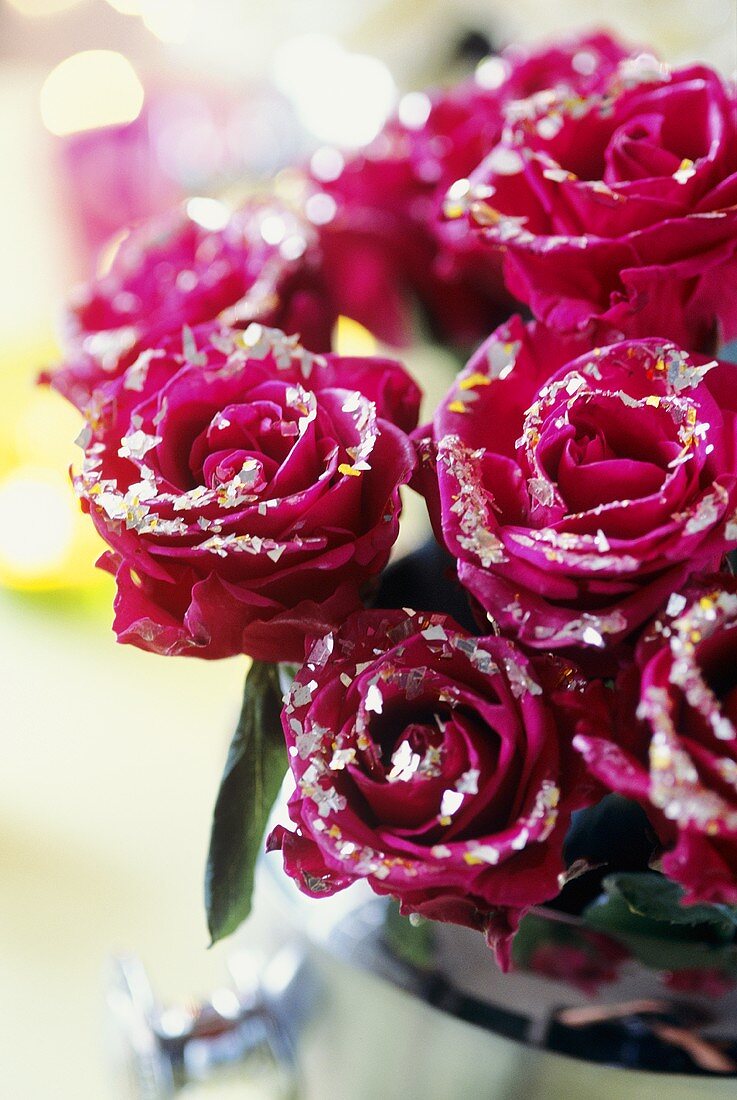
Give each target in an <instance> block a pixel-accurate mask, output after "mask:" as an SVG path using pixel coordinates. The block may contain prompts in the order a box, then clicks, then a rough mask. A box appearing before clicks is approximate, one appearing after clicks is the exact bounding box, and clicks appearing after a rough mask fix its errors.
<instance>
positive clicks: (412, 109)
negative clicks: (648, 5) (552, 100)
mask: <svg viewBox="0 0 737 1100" xmlns="http://www.w3.org/2000/svg"><path fill="white" fill-rule="evenodd" d="M628 53H629V50H628V49H627V47H625V46H623V45H622V44H621V43H619V42H617V41H616V40H615V39H613V38H612V37H610V36H609V35H606V34H592V35H588V36H583V37H571V38H564V39H562V40H561V41H559V42H557V43H554V44H552V45H550V46H546V47H543V48H541V49H537V50H530V49H529V48H527V47H511V48H510V49H508V50H505V51H504V52H503V53H502V54H501V55H500V56H498V57H490V58H487V59H486V60H485V61H482V62H481V64H480V65H479V66H478V68H477V70H476V74H475V76H474V77H473V78H472V79H470V80H465V81H463V82H461V83H460V84H458V85H456V86H455V87H452V88H449V89H444V90H440V91H430V92H428V93H425V92H411V93H409V94H408V95H407V96H405V97H404V98H403V99H402V100H401V102H400V105H399V109H398V112H397V114H396V115H395V116H394V117H392V118H391V119H390V120H389V121H388V122H387V124H386V126H385V127H384V129H383V130H382V132H381V133H380V134H379V136H378V137H377V138H376V139H375V140H374V141H373V142H372V143H371V144H370V145H369V146H368V147H367V148H365V149H363V150H361V151H360V152H358V153H355V154H352V155H348V156H344V155H342V154H340V153H339V152H338V151H337V150H335V149H329V148H328V149H320V150H318V151H317V153H316V154H315V155H314V156H313V158H312V161H311V168H310V176H311V180H312V183H313V184H314V187H315V190H314V192H313V193H312V195H311V197H310V198H309V199H308V206H307V212H308V214H309V213H310V211H313V212H314V213H315V215H316V217H317V220H318V221H319V222H320V224H321V225H322V229H321V242H322V247H323V250H324V255H325V270H326V274H327V276H328V278H329V280H330V282H331V286H332V287H333V288H334V294H335V296H336V298H337V300H338V302H339V305H340V312H342V313H346V314H349V315H350V316H351V317H354V318H355V319H356V320H358V321H360V322H361V323H362V324H364V325H366V326H367V327H368V328H370V329H371V330H372V331H373V332H375V333H376V334H377V335H379V336H380V337H382V338H383V339H386V340H388V341H390V342H392V343H395V344H399V343H404V342H405V341H406V340H407V336H408V331H407V326H408V313H407V308H406V295H407V292H409V291H412V292H414V294H415V295H416V296H417V297H418V298H419V300H420V301H421V302H422V304H423V306H424V307H425V310H426V313H427V316H428V319H429V320H430V323H431V325H432V326H433V327H434V328H435V329H436V330H437V331H438V332H439V333H440V334H441V335H442V336H444V337H449V338H450V339H452V340H454V341H455V342H457V343H459V344H467V343H471V342H477V341H478V340H479V339H480V338H481V337H483V336H485V335H486V334H487V333H488V332H489V329H490V328H491V327H492V324H493V323H494V319H495V318H496V319H497V320H501V319H502V318H503V316H504V315H505V314H506V313H508V312H509V301H510V299H509V295H508V293H507V292H506V290H505V288H504V284H503V280H502V277H501V265H500V264H499V263H496V262H490V259H489V250H488V248H486V247H484V246H481V247H479V244H478V242H477V241H476V240H475V239H469V237H468V234H462V233H460V232H459V231H458V230H459V229H460V226H457V225H454V224H450V225H445V226H444V225H443V223H442V220H441V212H442V209H443V204H444V200H445V194H446V191H447V189H448V187H449V185H450V184H451V183H452V182H453V181H454V180H456V179H457V178H458V177H459V176H465V175H467V174H468V173H470V172H471V171H472V169H473V168H474V167H475V166H476V165H477V164H478V162H479V161H480V160H481V158H482V157H483V156H484V155H485V153H486V152H487V151H488V149H489V148H490V147H491V146H492V145H494V144H495V143H496V142H497V141H498V140H499V138H500V137H501V133H502V125H503V108H504V105H505V104H506V103H508V102H509V101H510V100H515V99H519V98H521V97H525V96H529V95H531V94H532V93H533V92H538V91H540V90H541V89H543V88H551V87H558V88H561V89H565V91H566V94H568V95H573V94H581V95H584V94H589V93H590V92H593V91H594V90H595V89H598V88H600V87H601V85H602V82H603V81H604V79H605V77H606V76H607V74H610V73H612V72H613V71H614V70H615V68H616V65H617V63H618V62H619V61H620V60H621V58H623V57H625V56H627V55H628Z"/></svg>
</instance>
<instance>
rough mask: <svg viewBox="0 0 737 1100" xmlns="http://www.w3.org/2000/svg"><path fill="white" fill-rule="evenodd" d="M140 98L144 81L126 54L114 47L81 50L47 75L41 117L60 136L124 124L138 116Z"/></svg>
mask: <svg viewBox="0 0 737 1100" xmlns="http://www.w3.org/2000/svg"><path fill="white" fill-rule="evenodd" d="M143 98H144V95H143V85H142V84H141V82H140V80H139V79H138V76H137V75H136V71H135V69H134V68H133V66H132V65H131V63H130V61H129V60H128V59H127V58H126V57H124V56H123V55H122V54H120V53H116V51H115V50H83V51H82V53H75V54H73V55H72V56H71V57H67V58H66V59H65V60H64V61H62V62H60V64H58V65H57V66H56V68H55V69H52V71H51V72H50V73H49V75H48V76H47V77H46V80H45V81H44V84H43V87H42V88H41V97H40V106H41V118H42V119H43V122H44V125H45V126H46V129H47V130H50V131H51V133H52V134H57V135H59V136H62V135H64V134H73V133H77V132H79V131H81V130H94V129H96V128H98V127H101V126H115V125H123V124H125V123H128V122H133V121H134V120H135V119H136V118H138V116H139V114H140V113H141V109H142V108H143Z"/></svg>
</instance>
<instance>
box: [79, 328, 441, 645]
mask: <svg viewBox="0 0 737 1100" xmlns="http://www.w3.org/2000/svg"><path fill="white" fill-rule="evenodd" d="M418 402H419V391H418V389H417V387H416V386H415V385H414V383H413V382H412V381H411V379H410V378H409V377H408V376H407V375H406V374H405V373H404V371H403V369H402V367H400V366H399V364H398V363H394V362H392V361H390V360H361V359H341V358H339V357H337V356H334V355H327V356H324V357H323V356H315V355H312V354H311V353H310V352H307V351H305V350H304V349H303V348H301V347H300V346H299V344H297V342H296V337H287V336H285V335H284V334H283V333H282V332H279V331H278V330H275V329H267V328H264V327H262V326H260V325H256V324H253V325H251V326H249V328H248V329H246V331H245V332H240V331H238V330H234V329H224V328H218V327H217V326H215V327H212V326H204V327H203V328H202V329H197V330H195V332H194V334H193V333H192V332H191V330H186V331H185V334H184V338H183V344H182V345H179V344H178V343H177V342H176V341H170V342H169V343H168V344H167V345H166V347H165V348H160V349H158V350H153V351H146V352H143V353H142V354H141V355H140V356H139V358H138V359H137V361H136V362H135V363H134V364H133V365H132V366H131V367H129V368H128V370H127V371H126V373H125V374H124V375H123V376H122V377H121V378H120V379H116V380H115V381H113V382H111V383H108V384H107V386H106V387H103V388H101V389H99V390H98V391H97V393H96V397H95V402H94V405H91V406H90V407H89V408H88V417H89V418H90V423H89V426H88V428H87V430H86V432H85V433H84V438H83V440H82V442H83V445H84V448H85V461H84V466H83V469H82V473H81V474H80V475H79V476H78V477H77V478H76V486H77V490H78V492H79V495H80V497H81V498H82V502H83V505H84V507H85V508H86V509H87V510H89V512H90V514H91V515H92V518H93V520H94V522H95V526H96V527H97V529H98V531H99V532H100V534H101V535H102V537H103V538H104V539H105V540H106V541H107V542H108V543H109V544H110V545H111V547H112V553H108V554H107V555H106V556H105V558H104V559H103V562H102V564H104V566H105V568H107V569H109V570H110V571H111V572H114V573H115V576H116V581H117V585H118V594H117V598H116V603H115V607H116V617H115V624H114V625H115V630H116V632H117V634H118V638H119V640H120V641H125V642H130V643H132V644H133V645H137V646H140V647H141V648H143V649H149V650H153V651H154V652H157V653H171V654H190V655H194V656H200V657H226V656H230V655H231V654H234V653H241V652H245V653H249V654H250V655H251V656H253V657H254V658H257V659H260V660H264V661H283V660H299V659H300V657H301V655H302V652H303V647H304V636H305V635H306V634H314V633H315V632H316V631H320V630H325V629H329V628H330V627H331V626H332V625H334V624H335V623H336V622H340V621H341V620H342V619H343V618H344V617H345V615H347V614H348V613H350V612H351V611H353V610H355V609H356V608H358V607H360V606H361V604H362V600H361V590H362V588H363V586H364V585H365V584H366V582H367V580H368V579H369V578H371V577H372V576H373V575H374V574H376V573H378V572H379V570H381V569H382V568H383V567H384V565H385V564H386V561H387V558H388V556H389V552H390V549H391V547H392V545H393V543H394V541H395V539H396V536H397V530H398V524H399V486H400V485H402V484H403V483H405V482H406V481H407V479H408V478H409V476H410V473H411V470H412V466H413V453H412V447H411V444H410V442H409V440H408V439H407V437H406V436H405V434H404V432H403V431H402V430H401V429H402V428H406V429H409V428H411V427H412V426H413V424H415V423H416V421H417V407H418ZM397 424H398V425H400V427H397V426H396V425H397Z"/></svg>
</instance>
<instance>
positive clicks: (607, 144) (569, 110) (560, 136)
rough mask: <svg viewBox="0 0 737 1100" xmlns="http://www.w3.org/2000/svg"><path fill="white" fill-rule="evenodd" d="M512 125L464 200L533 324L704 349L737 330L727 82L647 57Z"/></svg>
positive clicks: (735, 173)
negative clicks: (590, 326)
mask: <svg viewBox="0 0 737 1100" xmlns="http://www.w3.org/2000/svg"><path fill="white" fill-rule="evenodd" d="M507 117H508V125H507V128H506V130H505V132H504V135H503V138H502V140H501V141H500V142H499V143H498V144H496V145H495V146H494V147H493V149H492V150H491V152H490V153H489V154H488V156H487V157H486V159H485V160H484V161H483V162H482V163H481V165H480V166H479V167H478V168H477V169H476V170H475V171H474V172H473V174H472V176H471V180H470V187H469V188H467V189H466V193H465V195H464V196H463V204H462V205H463V206H464V207H466V208H467V207H470V208H471V220H472V222H473V223H474V224H475V225H476V226H478V227H481V236H482V237H483V238H484V239H485V240H486V241H487V242H488V243H490V244H491V245H494V246H496V247H497V248H501V249H503V251H504V255H505V274H506V278H507V282H508V285H509V287H510V290H511V291H512V293H514V294H516V295H517V297H518V298H520V299H522V300H523V301H525V302H528V303H529V304H530V306H531V308H532V311H533V313H534V314H535V316H536V317H538V318H539V319H540V320H543V321H545V322H546V324H549V325H552V326H555V327H558V328H563V329H566V330H570V329H573V328H578V327H583V326H585V325H586V324H587V322H589V321H591V320H592V319H595V320H596V322H597V323H598V324H599V325H603V326H608V328H609V331H610V332H611V333H613V334H614V336H615V337H616V334H617V332H620V333H621V334H624V335H627V336H659V337H662V338H664V339H670V340H674V341H675V342H676V343H678V344H680V345H681V346H683V347H685V348H688V349H690V350H693V351H707V353H708V352H710V351H712V350H713V349H714V347H715V341H716V339H717V338H718V337H720V336H724V337H725V338H731V337H732V336H734V335H735V334H737V297H736V296H735V295H734V294H729V293H726V292H725V290H726V287H727V286H728V285H729V282H730V280H731V281H732V282H734V281H735V279H736V278H737V116H736V112H735V99H734V95H733V93H732V90H731V89H730V88H729V87H728V86H727V85H726V84H725V83H724V81H723V80H722V79H721V77H720V76H719V75H718V74H717V73H715V72H713V71H712V70H711V69H709V68H707V67H706V66H703V65H694V66H690V67H688V68H683V69H674V70H670V69H668V68H667V66H665V65H661V64H658V63H657V62H655V61H654V59H653V58H651V57H648V56H643V57H641V58H639V59H637V60H635V61H633V60H626V61H623V62H622V63H621V65H620V67H619V70H618V71H617V72H616V73H615V74H614V75H613V76H612V77H611V78H610V80H609V83H608V86H607V87H606V88H605V89H604V90H603V91H596V92H594V93H593V94H584V95H580V94H577V93H574V94H571V92H570V91H569V90H565V89H556V90H554V91H551V92H547V93H543V94H542V95H537V96H532V97H531V98H530V99H528V100H525V101H523V102H521V103H517V104H512V105H511V107H510V108H509V109H508V112H507ZM475 198H479V199H480V200H481V201H479V202H475V201H474V200H475ZM600 331H601V330H600Z"/></svg>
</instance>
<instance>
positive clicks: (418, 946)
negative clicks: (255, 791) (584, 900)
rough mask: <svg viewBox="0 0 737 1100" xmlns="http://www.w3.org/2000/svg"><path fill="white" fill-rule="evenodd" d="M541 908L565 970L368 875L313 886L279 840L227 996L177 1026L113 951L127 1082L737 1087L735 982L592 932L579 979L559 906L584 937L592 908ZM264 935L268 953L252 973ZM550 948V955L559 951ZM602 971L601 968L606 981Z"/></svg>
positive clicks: (396, 1093)
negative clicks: (305, 891)
mask: <svg viewBox="0 0 737 1100" xmlns="http://www.w3.org/2000/svg"><path fill="white" fill-rule="evenodd" d="M536 916H537V917H538V918H539V924H538V931H539V933H540V935H541V937H542V941H543V943H544V942H545V940H546V928H547V925H548V924H549V926H550V932H551V935H550V940H551V943H552V945H553V946H552V951H553V955H552V960H553V962H554V964H555V965H554V967H553V969H554V970H555V971H556V972H557V977H556V978H554V979H551V978H549V977H546V976H543V975H541V974H540V973H535V972H534V967H533V969H532V970H530V969H528V970H527V971H517V972H513V973H511V974H506V975H505V974H502V973H501V972H500V971H499V970H498V968H497V967H496V964H495V963H494V960H493V957H492V955H491V953H490V951H489V950H488V948H487V947H486V946H485V944H484V942H483V940H482V937H481V936H479V935H478V934H476V933H473V932H470V931H468V930H465V929H461V928H457V927H454V926H450V925H429V924H428V925H423V926H420V927H418V928H412V926H410V925H409V923H408V922H407V921H405V920H404V918H399V917H398V916H397V915H396V910H395V909H394V907H393V905H392V904H391V903H390V902H388V901H387V900H386V899H383V898H378V897H376V896H375V895H373V894H372V893H371V891H370V890H369V889H368V887H364V884H358V885H356V886H354V887H352V888H350V889H349V890H347V891H345V892H343V893H342V894H338V895H336V896H335V897H332V898H326V899H322V900H319V901H315V900H311V899H309V898H306V897H304V896H303V895H301V894H300V893H299V892H298V890H297V889H296V887H295V886H294V884H293V883H292V882H291V880H289V879H287V878H286V877H285V876H284V875H283V873H282V871H281V867H280V860H279V859H278V857H277V856H270V857H267V858H266V859H265V860H264V862H263V864H262V866H261V868H260V873H259V876H258V882H257V893H256V902H255V907H254V913H253V915H252V917H251V918H250V919H249V921H248V922H247V925H246V926H245V927H244V929H243V931H242V932H241V933H239V935H238V936H237V937H235V941H236V942H235V943H234V952H233V965H232V970H233V974H234V990H233V991H231V994H230V999H228V998H227V997H224V996H223V994H222V991H220V994H218V995H217V997H213V1002H212V1003H209V1004H207V1005H204V1006H201V1008H200V1009H199V1010H198V1011H196V1012H194V1011H190V1012H189V1014H186V1013H184V1014H182V1012H181V1011H180V1013H179V1017H178V1019H179V1023H178V1025H176V1026H175V1023H176V1020H177V1015H176V1012H174V1014H172V1010H171V1009H168V1010H163V1009H162V1008H161V1007H160V1006H158V1005H157V1004H156V1002H155V1000H154V998H153V997H152V995H151V992H150V989H149V988H148V987H147V984H146V981H145V976H144V975H143V973H142V971H141V970H140V967H138V966H137V965H135V964H132V963H131V962H130V961H122V962H120V963H119V965H118V968H117V971H116V978H115V981H114V982H113V984H112V986H111V992H112V994H113V996H112V1000H113V1002H114V1007H115V1010H116V1014H117V1016H118V1018H119V1019H123V1020H124V1026H125V1029H126V1031H127V1033H128V1035H129V1045H130V1040H131V1034H133V1036H134V1039H135V1041H134V1042H133V1045H134V1046H135V1045H136V1044H137V1048H138V1049H137V1051H136V1052H135V1053H134V1056H133V1058H132V1059H130V1060H129V1063H128V1066H129V1080H130V1091H129V1092H128V1093H121V1095H130V1096H134V1097H136V1098H144V1100H159V1098H160V1097H171V1096H175V1095H179V1094H180V1093H181V1094H182V1095H183V1096H186V1097H187V1098H188V1100H195V1097H199V1096H200V1095H201V1096H202V1097H205V1096H207V1097H222V1098H223V1100H225V1098H226V1097H228V1098H230V1097H233V1098H236V1097H244V1098H245V1097H258V1096H263V1097H269V1096H285V1097H286V1096H289V1097H295V1098H304V1100H378V1098H381V1100H394V1098H396V1100H435V1098H436V1097H437V1098H438V1100H454V1098H463V1100H465V1098H467V1097H473V1098H477V1097H478V1098H489V1100H538V1098H539V1100H557V1098H559V1097H560V1098H565V1100H596V1098H598V1097H601V1098H602V1100H604V1098H606V1100H625V1098H626V1100H632V1098H635V1100H650V1098H652V1100H656V1098H657V1100H661V1098H662V1097H668V1100H702V1098H703V1100H710V1098H711V1100H716V1098H718V1097H728V1096H729V1097H734V1096H735V1095H737V991H735V990H730V991H728V992H724V993H723V995H721V996H718V997H717V996H715V995H714V990H713V989H710V988H709V983H708V982H707V983H706V985H705V988H704V989H703V990H701V991H697V990H694V989H690V990H689V989H685V988H683V987H682V986H683V983H682V982H681V987H678V982H676V988H674V987H673V984H672V980H671V979H668V978H667V977H664V975H663V973H662V972H660V971H654V970H650V969H647V968H646V967H644V966H643V965H642V964H641V963H640V962H638V961H637V960H636V959H634V958H624V959H623V958H622V957H621V952H620V957H619V958H618V959H617V962H616V965H614V966H613V965H612V960H611V954H610V953H609V951H608V949H607V946H606V943H605V941H604V939H601V938H600V939H598V940H596V942H595V943H594V947H593V948H592V945H591V943H590V942H589V940H588V939H587V941H586V947H587V953H588V954H587V969H586V974H585V975H584V977H583V978H582V975H581V973H580V972H578V970H577V967H576V965H575V959H576V957H577V956H576V953H575V949H574V951H573V952H571V951H569V952H568V955H566V954H565V952H562V953H559V954H558V955H557V956H556V954H555V952H556V946H555V945H556V944H559V943H560V926H561V921H563V922H564V924H565V925H566V929H567V931H566V935H567V936H568V933H570V936H568V938H569V940H570V937H571V936H572V937H573V942H574V943H575V937H576V936H577V935H579V934H582V935H585V929H583V926H582V925H581V923H580V922H579V921H577V920H575V919H572V918H566V917H561V916H560V915H556V914H554V913H547V912H546V911H545V910H540V911H538V912H537V914H536ZM546 922H547V923H546ZM597 943H598V945H599V948H600V950H601V952H602V959H601V966H600V968H599V970H597V961H596V957H595V948H596V944H597ZM253 944H257V945H258V947H259V949H260V950H261V951H262V952H264V953H265V956H266V957H267V958H268V959H269V961H268V962H267V963H266V965H265V966H262V967H260V968H259V969H258V973H257V972H256V970H255V969H254V965H253V956H252V954H251V953H250V950H249V948H250V947H251V946H252V945H253ZM561 951H562V949H561ZM538 954H539V953H538ZM541 957H544V958H545V959H546V960H547V964H548V965H547V968H548V969H550V966H549V963H550V960H551V954H550V951H548V952H547V954H546V955H544V956H541ZM569 957H570V958H571V959H573V960H574V961H573V963H571V966H570V973H566V966H567V965H568V961H567V960H568V959H569ZM533 962H534V959H533ZM592 971H593V977H592ZM689 973H690V972H689ZM597 975H598V977H599V978H601V977H602V975H605V976H606V980H601V981H599V982H598V985H597V982H596V981H595V980H594V979H595V978H596V977H597ZM693 977H694V975H692V978H693ZM584 978H585V980H584ZM695 978H696V981H695V983H694V982H692V984H698V975H697V974H696V975H695ZM669 983H670V984H669ZM594 985H596V986H597V988H596V989H595V990H594V989H593V988H592V986H594ZM582 986H583V987H584V988H582ZM173 1021H174V1023H173ZM254 1074H255V1077H254ZM254 1080H255V1081H256V1083H255V1084H254ZM254 1090H255V1091H254Z"/></svg>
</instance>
